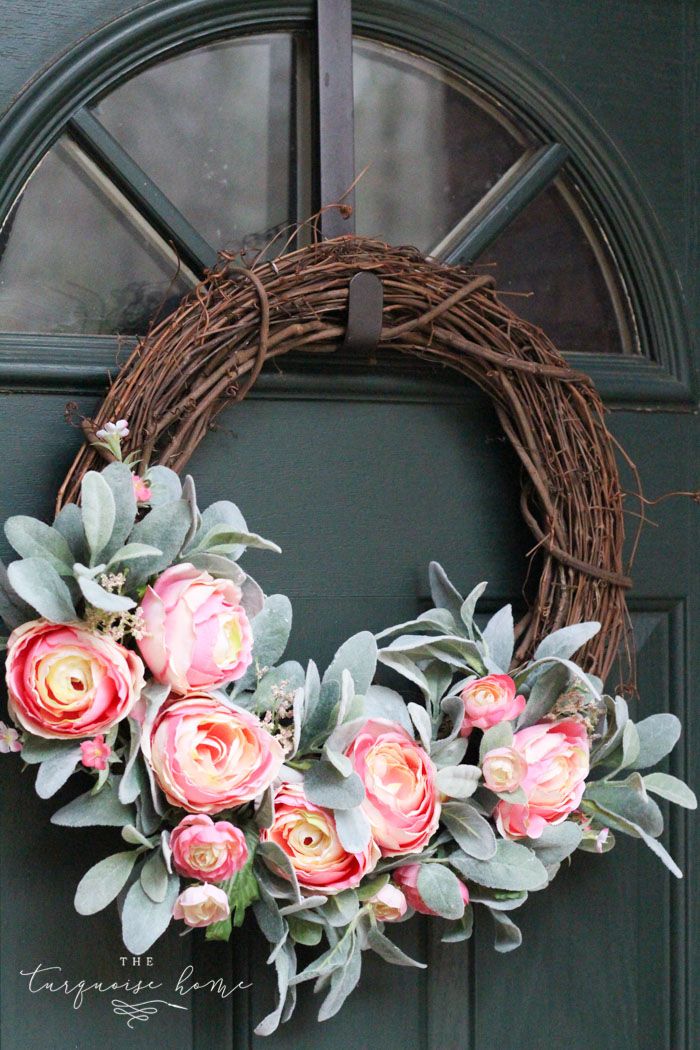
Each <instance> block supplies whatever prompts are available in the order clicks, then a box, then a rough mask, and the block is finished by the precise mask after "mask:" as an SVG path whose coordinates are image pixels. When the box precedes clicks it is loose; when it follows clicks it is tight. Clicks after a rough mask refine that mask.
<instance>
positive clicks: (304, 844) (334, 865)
mask: <svg viewBox="0 0 700 1050" xmlns="http://www.w3.org/2000/svg"><path fill="white" fill-rule="evenodd" d="M260 840H261V841H262V842H267V841H270V842H275V843H277V845H278V846H279V847H280V849H281V850H283V851H284V852H285V853H286V854H287V856H288V857H289V859H290V861H291V863H292V867H293V868H294V871H295V872H296V876H297V879H298V880H299V885H300V886H305V887H306V888H307V889H313V890H318V891H320V892H321V893H338V892H339V891H340V890H348V889H353V888H354V887H355V886H358V885H359V884H360V881H361V880H362V879H363V878H364V876H365V875H367V873H368V872H370V871H372V870H373V869H374V867H375V865H376V863H377V861H378V860H379V857H380V853H379V849H378V848H377V846H376V844H375V843H374V841H373V840H372V839H371V838H370V840H369V843H368V845H367V846H366V848H365V849H364V850H363V851H362V852H361V853H348V852H347V850H346V849H344V848H343V846H342V845H341V842H340V839H339V838H338V832H337V831H336V827H335V820H334V818H333V814H332V812H331V811H330V810H329V809H323V808H322V807H321V806H316V805H314V803H313V802H308V801H307V799H306V796H305V794H304V789H303V787H302V785H301V784H281V785H280V786H279V787H278V789H277V791H276V793H275V819H274V821H273V824H272V827H271V828H267V829H263V830H262V831H261V833H260ZM280 874H283V873H280Z"/></svg>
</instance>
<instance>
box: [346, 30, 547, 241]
mask: <svg viewBox="0 0 700 1050" xmlns="http://www.w3.org/2000/svg"><path fill="white" fill-rule="evenodd" d="M354 82H355V154H356V167H357V170H358V172H359V171H362V169H363V168H364V167H365V166H367V171H366V172H365V174H364V175H363V176H362V177H361V179H360V181H359V183H358V185H357V189H356V222H357V232H358V233H361V234H366V235H368V236H373V237H379V238H381V239H382V240H386V241H388V242H389V243H391V244H412V245H415V247H417V248H420V249H421V251H424V252H428V251H430V249H431V248H432V247H433V245H435V244H437V243H438V242H439V241H440V240H442V238H443V236H444V235H445V234H446V233H448V232H449V230H450V229H452V227H453V226H456V224H457V223H458V222H459V220H460V219H462V218H463V217H464V215H466V213H467V212H468V211H469V210H470V209H471V208H473V206H474V205H475V204H476V203H477V201H479V200H480V199H481V198H482V197H483V195H484V194H485V193H486V192H487V190H489V189H490V188H491V186H493V184H494V182H496V181H497V179H499V178H500V177H501V175H503V174H504V172H506V171H507V169H508V168H509V167H510V166H511V165H512V164H513V163H514V162H515V161H516V160H517V159H518V157H520V156H521V154H522V153H523V152H524V150H525V148H526V144H527V143H526V141H525V139H524V137H523V136H521V135H519V134H518V133H517V132H516V131H515V129H514V128H513V127H512V126H510V125H507V124H506V123H504V122H503V121H502V119H499V118H497V116H496V115H495V111H492V110H491V109H489V108H486V107H485V103H484V101H483V100H482V99H479V101H477V96H476V95H475V94H471V93H469V91H468V89H467V87H466V85H462V84H460V83H459V82H458V81H456V80H455V78H454V77H451V76H450V75H449V74H447V73H446V72H444V71H443V70H441V69H440V67H439V66H437V65H435V64H434V63H432V62H426V61H424V60H422V59H419V58H416V57H414V56H412V55H408V54H406V53H405V52H402V51H398V50H396V49H395V48H392V47H387V46H385V45H382V44H376V43H370V42H369V41H365V40H361V41H357V40H356V41H355V49H354Z"/></svg>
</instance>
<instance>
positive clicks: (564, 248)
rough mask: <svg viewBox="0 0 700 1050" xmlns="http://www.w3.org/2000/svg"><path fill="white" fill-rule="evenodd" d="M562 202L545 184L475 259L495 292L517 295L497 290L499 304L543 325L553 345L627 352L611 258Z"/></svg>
mask: <svg viewBox="0 0 700 1050" xmlns="http://www.w3.org/2000/svg"><path fill="white" fill-rule="evenodd" d="M567 196H568V194H567ZM569 200H570V203H569V202H568V201H567V200H565V198H564V196H563V195H562V193H561V192H560V189H559V188H557V187H556V186H551V187H550V188H549V189H548V190H547V191H546V192H545V193H543V194H541V196H539V197H538V198H537V199H536V200H534V201H533V202H532V204H530V205H529V206H528V207H527V208H526V209H525V211H524V212H522V214H521V215H519V216H518V218H517V219H516V220H515V221H514V222H513V223H512V224H511V225H510V226H509V227H508V229H507V230H505V232H504V233H502V234H501V236H500V237H499V239H498V240H497V241H496V243H495V244H494V245H493V247H491V248H489V249H487V250H486V251H485V252H484V253H483V255H482V256H481V258H480V259H479V265H480V267H481V266H482V265H483V266H486V267H487V268H488V270H489V271H490V272H493V274H494V276H495V278H496V287H497V288H498V289H499V291H500V292H504V293H509V292H515V293H518V294H517V295H510V294H504V296H503V300H504V302H506V303H507V304H508V306H510V307H511V308H512V309H513V310H514V311H515V312H516V313H518V314H520V316H521V317H524V318H526V319H527V320H528V321H532V322H533V323H534V324H536V325H538V326H539V327H540V328H543V329H544V330H545V332H546V333H547V335H548V336H549V337H550V339H551V340H552V341H553V342H554V343H555V345H556V346H557V347H558V349H559V350H562V351H574V350H578V351H582V352H584V353H585V352H593V353H598V354H616V353H617V354H619V353H622V352H627V353H629V352H634V344H633V339H632V335H631V333H630V331H629V326H628V322H627V316H628V312H627V310H626V308H625V306H624V302H623V298H622V294H623V293H622V291H621V290H618V285H617V282H616V280H615V273H614V270H613V265H612V261H611V260H610V259H609V258H608V255H607V251H606V250H605V249H604V247H603V246H602V245H600V246H596V249H594V247H593V243H592V241H591V239H590V238H589V235H588V234H587V232H586V225H585V220H584V219H583V217H582V216H581V219H579V217H578V215H577V213H576V210H574V209H575V208H576V205H575V203H574V201H573V200H572V199H571V198H569ZM591 236H592V234H591ZM523 293H526V294H523Z"/></svg>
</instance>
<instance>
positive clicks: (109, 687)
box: [5, 620, 144, 737]
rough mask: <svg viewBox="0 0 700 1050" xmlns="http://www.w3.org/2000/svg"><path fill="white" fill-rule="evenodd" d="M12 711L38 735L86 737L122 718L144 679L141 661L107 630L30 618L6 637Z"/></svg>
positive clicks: (129, 707)
mask: <svg viewBox="0 0 700 1050" xmlns="http://www.w3.org/2000/svg"><path fill="white" fill-rule="evenodd" d="M5 676H6V679H7V689H8V692H9V702H8V708H9V711H10V715H11V716H12V718H13V719H14V721H15V722H17V723H18V724H19V725H21V726H22V727H23V728H24V729H27V730H29V732H30V733H35V734H36V735H37V736H42V737H87V736H94V735H95V734H96V733H99V732H101V731H103V730H105V729H109V728H110V727H111V726H113V725H114V724H115V723H116V722H119V721H120V720H121V719H122V718H125V717H126V715H128V714H129V712H130V711H131V709H132V707H133V706H134V704H135V703H136V701H137V700H138V698H139V694H140V692H141V689H142V688H143V685H144V679H143V664H142V663H141V661H140V660H139V658H138V656H136V654H135V653H132V652H129V650H128V649H125V648H124V647H123V646H121V645H118V644H117V642H114V641H112V639H111V638H108V637H106V636H105V635H101V634H96V633H94V632H92V631H89V630H87V629H86V628H84V627H79V626H75V625H72V624H60V623H48V621H46V620H32V621H31V622H30V623H25V624H23V625H22V626H21V627H18V628H16V630H14V631H13V632H12V634H11V635H10V638H9V641H8V643H7V665H6V668H5Z"/></svg>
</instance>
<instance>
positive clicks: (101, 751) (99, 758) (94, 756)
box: [80, 735, 112, 769]
mask: <svg viewBox="0 0 700 1050" xmlns="http://www.w3.org/2000/svg"><path fill="white" fill-rule="evenodd" d="M80 750H81V752H82V755H81V759H80V761H81V762H82V763H83V765H84V766H86V767H87V768H88V769H106V768H107V763H108V760H109V756H110V755H111V754H112V749H111V747H110V746H109V744H105V738H104V736H102V735H100V736H96V737H95V739H94V740H83V742H82V744H81V745H80Z"/></svg>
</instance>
